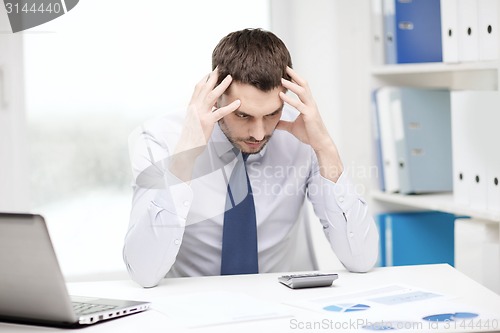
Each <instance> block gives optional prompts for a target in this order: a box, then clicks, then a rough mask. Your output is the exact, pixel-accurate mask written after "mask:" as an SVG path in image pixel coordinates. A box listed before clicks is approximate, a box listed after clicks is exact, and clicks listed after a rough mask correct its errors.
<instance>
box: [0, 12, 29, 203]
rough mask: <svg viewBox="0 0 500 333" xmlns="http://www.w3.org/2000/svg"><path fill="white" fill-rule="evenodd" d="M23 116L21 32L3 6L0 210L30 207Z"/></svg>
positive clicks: (0, 33) (0, 26) (0, 20)
mask: <svg viewBox="0 0 500 333" xmlns="http://www.w3.org/2000/svg"><path fill="white" fill-rule="evenodd" d="M24 117H25V110H24V71H23V49H22V35H20V34H15V35H14V34H12V33H11V30H10V25H9V22H8V18H7V13H6V11H5V7H4V6H2V5H0V212H5V211H8V212H15V211H21V212H22V211H27V210H28V209H29V202H30V199H29V197H28V180H29V177H28V170H29V167H28V165H27V164H26V132H25V126H24V124H25V121H24Z"/></svg>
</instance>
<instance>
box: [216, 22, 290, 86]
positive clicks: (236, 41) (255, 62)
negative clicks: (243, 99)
mask: <svg viewBox="0 0 500 333" xmlns="http://www.w3.org/2000/svg"><path fill="white" fill-rule="evenodd" d="M287 66H289V67H292V59H291V57H290V53H289V52H288V49H287V48H286V46H285V44H284V43H283V41H282V40H281V39H279V38H278V37H277V36H276V35H274V34H273V33H272V32H269V31H265V30H262V29H244V30H240V31H235V32H232V33H230V34H229V35H227V36H226V37H224V38H222V39H221V40H220V42H219V44H217V46H216V47H215V49H214V51H213V53H212V69H215V67H218V70H219V79H218V82H217V84H219V83H220V82H221V81H222V80H223V79H224V78H225V77H226V76H227V75H228V74H230V75H231V76H232V77H233V81H237V82H239V83H243V84H250V85H252V86H254V87H256V88H257V89H259V90H262V91H269V90H272V89H274V88H276V87H279V86H281V78H285V79H288V80H289V79H290V77H289V75H288V74H287V73H286V67H287Z"/></svg>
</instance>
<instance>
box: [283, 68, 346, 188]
mask: <svg viewBox="0 0 500 333" xmlns="http://www.w3.org/2000/svg"><path fill="white" fill-rule="evenodd" d="M287 73H288V74H289V75H290V77H291V78H292V81H289V80H286V79H281V82H282V84H283V87H285V88H287V89H289V90H290V91H292V92H293V93H295V95H297V97H298V98H299V99H295V98H293V97H291V96H288V95H287V94H285V93H283V92H280V97H281V99H282V100H283V101H284V102H286V103H288V104H290V105H291V106H293V107H294V108H296V109H297V110H298V111H299V112H300V114H299V115H298V117H297V118H296V119H295V120H294V121H284V120H280V122H279V123H278V126H277V127H276V128H277V129H280V130H285V131H288V132H290V133H291V134H293V135H294V136H295V137H296V138H297V139H299V140H300V141H302V142H304V143H306V144H308V145H310V146H311V147H312V148H313V150H314V151H315V152H316V156H317V157H318V163H319V166H320V172H321V175H322V176H323V177H325V178H328V179H330V180H332V181H334V182H335V181H337V179H338V178H339V177H340V174H341V173H342V171H343V166H342V161H341V160H340V156H339V154H338V151H337V147H336V146H335V143H334V142H333V140H332V138H331V137H330V134H329V133H328V130H327V128H326V126H325V124H324V123H323V120H322V119H321V115H320V113H319V111H318V107H317V106H316V102H315V101H314V98H313V96H312V93H311V90H310V88H309V85H308V84H307V82H306V81H305V80H304V79H302V78H301V77H300V76H299V75H297V73H296V72H295V71H294V70H293V69H291V68H290V67H287Z"/></svg>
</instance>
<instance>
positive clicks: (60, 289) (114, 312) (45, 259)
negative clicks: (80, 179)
mask: <svg viewBox="0 0 500 333" xmlns="http://www.w3.org/2000/svg"><path fill="white" fill-rule="evenodd" d="M0 269H1V272H0V321H8V322H15V323H26V324H39V325H45V326H47V325H48V326H60V327H67V326H85V325H89V324H94V323H98V322H101V321H103V320H108V319H114V318H117V317H122V316H126V315H130V314H133V313H137V312H141V311H144V310H147V309H148V308H149V306H150V303H148V302H138V301H130V300H114V299H101V298H90V297H72V296H69V294H68V291H67V289H66V283H65V281H64V277H63V275H62V272H61V269H60V267H59V263H58V261H57V257H56V254H55V252H54V249H53V246H52V242H51V240H50V237H49V233H48V230H47V226H46V224H45V220H44V218H43V217H42V216H40V215H34V214H17V213H14V214H13V213H0Z"/></svg>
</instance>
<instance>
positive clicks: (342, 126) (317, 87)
mask: <svg viewBox="0 0 500 333" xmlns="http://www.w3.org/2000/svg"><path fill="white" fill-rule="evenodd" d="M369 14H370V11H369V2H368V1H366V0H349V1H331V0H314V1H307V0H271V28H272V31H273V32H275V33H276V34H277V35H278V36H279V37H281V38H282V39H283V41H284V42H285V43H286V44H287V46H288V48H289V50H290V52H291V55H292V61H293V64H294V68H295V70H296V71H297V72H298V73H299V75H301V76H302V77H303V78H304V79H306V80H307V81H308V83H309V85H310V87H311V89H312V92H313V94H314V97H315V100H316V102H317V104H318V107H319V110H320V112H321V115H322V117H323V120H324V121H325V123H326V126H327V127H328V129H329V131H330V134H331V135H332V137H333V139H334V140H335V142H336V144H337V146H338V148H339V150H340V153H341V156H342V159H343V162H344V166H345V168H346V170H347V171H349V172H350V173H351V175H352V177H353V178H354V181H355V182H356V184H358V185H359V186H358V190H359V192H360V193H361V194H363V195H364V196H366V195H367V194H365V191H366V189H368V186H369V185H370V179H369V178H368V176H365V175H367V173H368V172H367V171H366V170H367V169H368V166H369V165H370V163H371V155H370V154H371V132H370V117H369V112H368V111H369V99H368V97H367V96H369V91H370V88H369V82H370V77H369V66H370V59H371V58H370V43H369V22H370V20H369ZM309 211H310V212H312V209H309ZM311 220H312V221H313V223H312V227H313V228H312V232H313V238H314V240H315V243H316V246H317V256H318V262H319V265H320V268H321V269H337V268H340V266H341V265H340V263H339V262H338V260H337V258H336V257H335V256H334V255H333V253H332V251H331V249H330V245H329V244H328V242H327V241H326V239H325V237H324V235H323V234H322V230H321V227H320V224H319V223H314V221H316V220H317V218H316V217H315V216H311Z"/></svg>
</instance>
